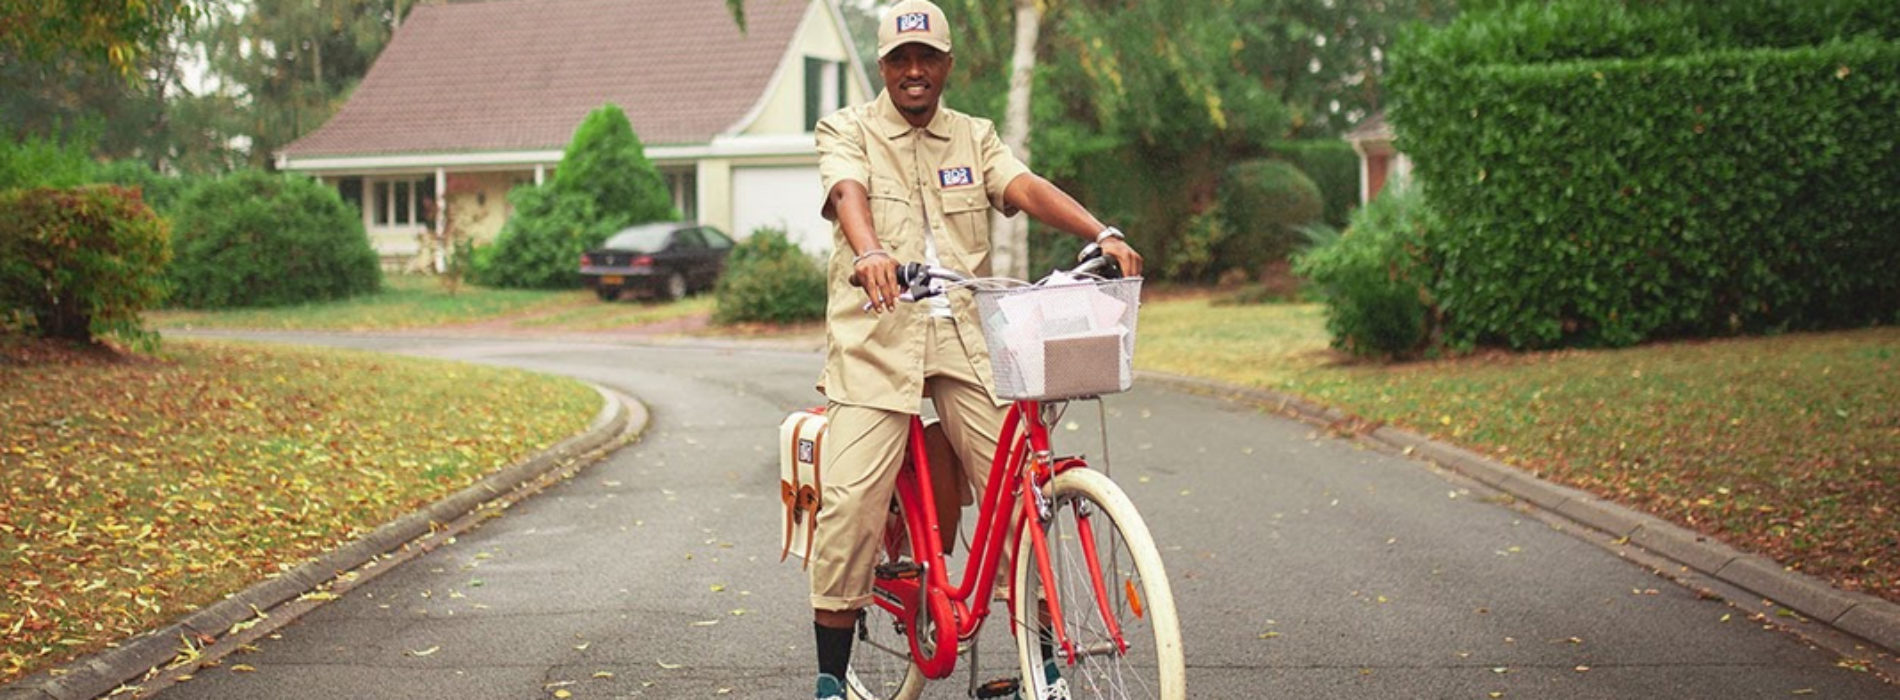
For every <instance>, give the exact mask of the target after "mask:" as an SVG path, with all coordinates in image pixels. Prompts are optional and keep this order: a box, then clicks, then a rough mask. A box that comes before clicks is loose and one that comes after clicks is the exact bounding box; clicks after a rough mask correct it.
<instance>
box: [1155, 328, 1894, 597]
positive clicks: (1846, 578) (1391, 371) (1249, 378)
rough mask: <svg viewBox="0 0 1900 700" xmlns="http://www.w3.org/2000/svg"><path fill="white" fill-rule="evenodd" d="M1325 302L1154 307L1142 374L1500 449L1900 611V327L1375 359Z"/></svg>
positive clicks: (1529, 466)
mask: <svg viewBox="0 0 1900 700" xmlns="http://www.w3.org/2000/svg"><path fill="white" fill-rule="evenodd" d="M1324 318H1325V317H1324V311H1323V309H1322V308H1321V307H1319V306H1316V305H1263V306H1240V307H1236V306H1212V305H1210V304H1209V303H1208V301H1207V300H1206V299H1177V300H1170V301H1158V302H1152V303H1148V304H1144V305H1143V307H1142V315H1141V319H1140V326H1139V334H1140V340H1139V343H1138V347H1137V350H1136V358H1137V359H1136V364H1137V365H1138V366H1139V367H1142V368H1144V369H1152V370H1160V371H1165V372H1172V373H1177V374H1185V375H1192V376H1200V377H1206V378H1210V379H1218V380H1222V381H1226V382H1231V383H1234V384H1239V385H1243V386H1252V387H1262V388H1268V389H1274V390H1277V391H1281V392H1285V393H1290V394H1296V395H1300V396H1303V397H1306V398H1309V399H1313V400H1315V401H1318V402H1320V403H1324V404H1327V405H1331V406H1335V407H1338V408H1340V409H1342V410H1345V411H1347V412H1350V413H1353V414H1355V415H1357V416H1360V417H1362V418H1365V419H1368V420H1372V421H1383V422H1387V423H1391V424H1393V425H1398V426H1401V427H1405V428H1408V429H1411V430H1414V431H1416V432H1420V433H1424V434H1429V435H1433V436H1435V437H1438V438H1440V439H1444V440H1447V441H1449V442H1453V443H1457V444H1460V445H1463V446H1465V447H1469V448H1472V449H1475V450H1477V451H1480V452H1484V453H1488V454H1490V455H1492V456H1494V457H1496V458H1499V459H1501V460H1503V461H1505V462H1507V463H1510V464H1513V465H1516V466H1519V467H1522V468H1524V469H1525V470H1527V471H1531V472H1536V473H1539V474H1542V475H1544V476H1546V477H1547V478H1551V479H1554V480H1556V481H1559V482H1562V483H1565V484H1569V485H1572V486H1576V487H1579V488H1583V489H1586V490H1589V491H1591V492H1593V493H1596V494H1598V495H1600V496H1603V497H1605V498H1610V499H1614V500H1616V501H1619V502H1621V503H1624V504H1626V505H1630V506H1633V507H1635V508H1638V509H1640V510H1644V511H1647V512H1649V513H1652V514H1655V515H1657V516H1660V517H1663V518H1666V519H1668V520H1671V521H1674V522H1676V523H1678V524H1681V525H1684V526H1687V527H1690V528H1693V529H1696V530H1699V531H1702V532H1706V533H1709V534H1712V535H1716V536H1718V537H1719V538H1721V539H1722V540H1724V541H1726V542H1729V543H1730V544H1733V545H1735V546H1737V547H1740V548H1743V549H1747V550H1752V551H1756V552H1759V553H1762V554H1766V555H1768V556H1771V557H1774V558H1775V559H1776V560H1778V561H1780V562H1782V563H1783V564H1786V565H1789V566H1792V567H1794V568H1797V569H1799V570H1802V571H1806V572H1808V573H1810V574H1813V575H1816V576H1819V577H1821V578H1824V579H1827V580H1829V581H1831V582H1833V583H1834V584H1835V585H1837V586H1840V587H1842V588H1846V589H1850V590H1863V591H1866V592H1868V593H1872V594H1874V595H1879V596H1882V597H1885V598H1887V599H1889V600H1900V501H1896V497H1895V494H1900V328H1891V327H1889V328H1874V329H1866V330H1855V331H1843V332H1835V333H1802V334H1788V335H1782V336H1775V337H1765V338H1742V339H1724V340H1714V341H1699V342H1682V343H1659V344H1653V345H1646V346H1641V347H1635V348H1628V349H1621V350H1604V351H1561V352H1546V353H1526V354H1506V353H1489V354H1480V355H1477V356H1474V357H1468V358H1461V359H1456V360H1446V361H1436V362H1418V363H1408V364H1397V365H1377V364H1370V363H1354V362H1348V361H1346V360H1345V359H1344V358H1343V357H1341V356H1339V355H1336V354H1334V353H1332V352H1330V351H1328V350H1327V348H1326V342H1327V339H1326V334H1325V332H1324V328H1323V326H1324Z"/></svg>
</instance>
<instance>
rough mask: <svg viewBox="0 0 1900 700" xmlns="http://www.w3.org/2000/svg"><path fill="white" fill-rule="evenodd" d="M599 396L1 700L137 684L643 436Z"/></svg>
mask: <svg viewBox="0 0 1900 700" xmlns="http://www.w3.org/2000/svg"><path fill="white" fill-rule="evenodd" d="M592 386H593V388H594V391H596V392H597V393H599V394H600V396H601V400H602V406H601V408H600V411H599V412H598V413H596V414H595V415H594V419H593V421H592V422H591V423H589V424H588V426H587V429H586V430H584V431H582V432H581V433H580V434H578V435H575V436H573V437H570V438H568V439H566V440H563V441H561V442H559V443H557V444H555V445H554V446H553V447H550V448H548V449H546V450H543V451H541V452H540V453H539V454H536V455H535V456H533V457H531V458H529V459H527V460H525V461H522V462H520V463H517V464H514V465H510V466H508V467H506V468H503V469H501V470H499V471H496V472H495V473H493V474H489V475H488V476H487V477H484V478H483V479H482V480H480V481H477V482H475V483H474V484H471V485H469V486H468V487H466V488H463V489H462V490H460V491H457V492H455V493H453V494H450V495H449V496H448V497H446V498H443V499H441V500H438V501H436V502H435V503H432V504H430V505H429V506H427V507H425V508H423V509H422V510H418V511H415V512H412V513H409V514H408V515H404V516H401V517H398V518H396V519H395V520H392V521H390V522H388V523H384V524H383V525H382V526H381V527H378V528H376V529H375V530H373V531H371V532H370V533H369V534H366V535H363V536H362V537H358V538H356V539H354V540H351V541H350V542H348V543H347V544H344V545H343V546H341V547H338V548H336V549H334V550H331V551H330V552H328V553H325V554H323V555H322V556H319V557H317V558H316V559H315V560H313V561H310V562H308V563H306V564H304V565H302V566H299V567H297V568H295V569H292V570H290V571H287V572H284V573H283V574H282V575H280V576H277V577H275V578H271V579H267V580H264V581H260V582H258V583H255V584H252V585H251V586H250V587H248V588H245V589H243V590H240V591H238V592H236V593H233V594H231V595H230V596H229V597H227V598H225V599H224V600H220V601H218V602H216V603H213V604H211V605H208V606H206V607H204V608H202V609H200V610H198V611H196V612H193V613H190V614H188V615H186V616H184V617H183V618H181V619H179V620H177V621H175V622H173V623H171V624H169V625H166V626H165V627H162V628H159V629H157V630H154V631H151V632H147V633H144V634H141V635H139V636H136V637H133V638H131V639H127V640H125V641H123V642H120V643H119V645H118V646H117V647H114V648H109V649H106V650H104V651H100V652H97V653H94V654H91V655H88V656H84V657H81V658H79V659H75V660H73V661H72V662H70V663H68V664H66V665H65V666H63V667H60V668H57V669H48V670H44V671H40V672H38V673H34V674H32V675H29V676H26V677H24V678H21V679H19V680H17V681H14V682H12V683H10V684H7V685H6V686H3V687H0V700H46V699H48V698H51V699H54V700H82V699H85V698H96V697H99V696H102V695H106V694H109V693H112V692H113V691H114V690H116V689H118V688H120V687H121V686H123V685H125V684H128V683H132V682H135V681H137V680H138V679H139V678H140V677H141V676H144V675H145V674H147V673H148V672H150V671H152V670H153V669H154V668H156V667H159V666H163V665H165V664H166V663H168V662H170V661H171V660H172V659H173V658H174V657H175V656H177V654H178V651H179V646H180V644H181V638H182V637H187V636H189V637H192V638H198V637H200V636H201V635H209V636H212V637H217V636H220V635H222V634H224V633H225V631H226V630H230V629H231V628H232V626H233V625H236V624H238V623H240V622H244V621H245V620H249V619H251V618H254V617H258V616H259V613H260V611H265V610H269V609H271V608H273V607H276V606H277V605H279V604H282V603H284V602H286V601H289V600H293V599H295V598H297V597H299V596H302V595H303V594H305V593H308V592H310V591H313V590H316V589H317V587H318V586H320V585H322V584H324V583H327V582H329V581H331V580H332V579H334V578H335V577H336V576H337V575H339V574H341V573H343V572H346V571H351V570H354V569H357V568H358V567H361V566H364V565H365V564H369V563H370V562H372V561H375V560H376V559H377V558H378V557H381V556H383V555H385V554H387V553H389V552H393V551H396V550H398V549H401V548H402V547H404V546H405V545H407V544H409V543H410V542H412V541H414V540H416V539H417V538H420V537H423V536H426V535H428V534H430V533H431V532H433V531H434V530H435V529H436V528H438V527H440V526H441V525H442V524H444V523H448V522H450V521H453V520H455V519H457V518H459V517H462V516H464V515H466V514H468V513H471V512H473V511H475V510H476V509H478V508H480V507H482V505H483V504H486V503H488V502H490V501H492V500H494V499H496V498H497V497H500V496H503V495H506V494H508V493H509V492H511V491H513V490H515V489H516V488H518V487H521V486H522V485H524V484H527V483H528V482H530V481H532V480H534V479H536V478H538V477H540V476H542V475H544V474H547V473H549V472H551V471H554V470H555V469H558V468H560V467H561V466H563V465H565V464H567V463H568V462H569V461H570V460H572V459H573V458H575V457H578V456H581V455H585V454H587V453H589V452H592V451H594V450H597V449H601V448H603V447H611V446H612V445H611V444H610V443H613V442H614V441H615V440H617V439H620V438H622V437H623V436H637V435H638V434H639V433H640V432H642V431H643V430H644V429H645V427H646V421H647V413H646V411H645V409H644V408H643V407H641V406H640V405H639V404H638V403H637V402H635V401H634V400H633V399H632V398H631V397H626V396H624V395H622V394H619V393H616V392H614V391H612V390H609V389H607V388H605V387H602V386H600V385H597V384H596V385H592Z"/></svg>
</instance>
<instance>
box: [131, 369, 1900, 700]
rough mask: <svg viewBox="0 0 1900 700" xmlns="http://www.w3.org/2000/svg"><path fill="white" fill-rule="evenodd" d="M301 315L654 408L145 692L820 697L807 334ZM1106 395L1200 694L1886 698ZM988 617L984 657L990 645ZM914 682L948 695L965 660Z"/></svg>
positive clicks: (1461, 510)
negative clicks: (800, 463)
mask: <svg viewBox="0 0 1900 700" xmlns="http://www.w3.org/2000/svg"><path fill="white" fill-rule="evenodd" d="M300 340H304V341H307V342H321V343H326V344H334V345H351V346H357V347H364V348H373V349H379V350H385V351H396V352H404V353H410V354H421V355H430V356H437V357H447V358H455V359H462V360H471V361H478V362H487V363H496V364H505V365H511V366H517V367H525V368H530V369H536V370H543V371H548V372H558V373H562V374H568V375H573V376H576V377H581V378H584V379H587V380H591V381H594V382H598V383H601V384H604V385H607V386H610V387H613V388H616V389H619V390H621V391H624V392H627V393H629V394H632V395H635V396H638V397H639V398H641V399H642V400H643V401H645V402H646V403H647V404H648V406H649V407H650V409H651V411H652V415H653V419H652V420H653V422H652V424H651V426H650V427H649V429H648V432H647V435H646V437H645V438H644V439H643V440H642V441H641V442H639V443H638V444H636V445H633V446H630V447H627V448H625V449H622V450H620V451H619V452H617V453H615V454H614V455H612V456H611V457H609V458H608V459H606V460H604V461H603V462H601V463H598V464H595V465H593V466H592V467H589V468H588V469H587V470H585V471H583V472H581V473H580V475H578V476H577V477H575V478H574V479H572V480H570V481H568V482H565V483H563V484H560V485H557V486H555V487H553V488H550V489H549V490H548V491H546V492H544V493H542V494H541V495H539V496H537V497H534V498H532V499H529V500H528V501H525V502H523V503H520V504H517V505H516V506H515V507H514V508H512V509H510V510H509V511H508V512H507V515H505V516H504V517H501V518H498V519H495V520H493V521H490V522H489V523H487V524H485V525H483V526H482V527H480V528H478V529H476V530H474V531H471V532H469V533H467V534H465V535H463V536H461V537H460V538H459V540H458V541H457V542H456V543H455V544H453V545H451V546H447V547H443V548H441V549H439V550H437V551H435V552H433V553H431V554H428V555H426V556H423V557H420V558H417V559H415V560H413V561H411V562H409V563H407V564H404V565H402V566H401V567H400V568H399V569H397V570H396V571H393V572H390V573H388V574H385V575H384V576H382V577H381V578H378V579H376V580H375V581H373V582H371V583H369V584H367V585H365V586H363V587H361V588H359V589H357V590H356V591H353V592H352V593H351V594H350V595H349V596H347V597H346V598H344V599H341V600H337V601H335V602H332V603H330V604H328V605H325V606H323V607H321V608H319V609H318V610H316V611H315V612H313V613H311V614H309V615H308V616H306V617H304V618H303V619H301V620H299V621H297V622H296V623H294V624H291V625H290V626H288V627H285V628H284V629H283V630H281V635H280V638H278V639H271V640H265V641H263V642H261V643H260V644H259V645H258V650H257V651H256V652H253V653H248V654H242V655H235V656H232V657H230V658H227V659H226V660H225V662H224V668H220V669H207V670H204V671H201V672H200V673H198V674H197V676H196V678H195V679H194V680H192V681H190V682H188V683H184V684H180V685H178V686H174V687H173V688H171V689H170V690H167V691H165V692H164V693H163V694H162V695H161V697H163V698H166V699H167V700H179V699H185V698H263V697H281V698H319V697H321V698H330V697H354V698H423V697H429V698H546V697H552V696H553V695H554V693H555V691H557V690H566V691H568V692H569V693H571V694H572V696H573V697H576V698H596V697H641V698H646V697H652V698H699V697H745V698H753V697H770V698H801V697H809V695H808V693H809V692H810V690H809V688H810V685H809V684H810V676H811V673H812V661H811V651H810V644H811V642H810V637H811V633H810V626H809V622H807V620H808V619H809V616H808V613H807V612H806V609H805V585H804V579H803V576H802V575H801V574H800V573H799V572H798V570H797V569H796V568H795V567H793V566H790V565H787V564H780V563H778V562H777V561H776V560H777V545H778V541H777V533H778V530H777V527H778V521H777V520H776V517H777V508H778V505H777V502H776V498H777V488H776V485H775V484H774V481H776V478H777V476H776V470H777V462H776V452H775V447H774V441H775V439H776V426H777V424H778V421H779V420H780V418H781V417H782V416H783V415H784V413H785V412H786V411H787V410H789V409H792V408H794V407H799V406H804V405H810V404H812V403H813V402H814V399H815V395H814V394H813V393H812V391H811V388H810V384H811V380H812V378H813V377H814V376H815V373H816V370H817V367H818V364H819V358H818V357H817V356H816V355H814V354H810V353H797V352H774V351H760V350H745V349H737V348H733V347H634V346H615V345H605V344H580V343H568V342H530V341H519V340H514V341H499V340H497V341H480V340H466V339H462V340H422V339H399V338H360V337H347V336H328V337H324V336H318V337H309V338H301V339H300ZM1096 410H1097V409H1096V408H1095V406H1094V405H1092V404H1079V405H1077V406H1075V407H1074V408H1073V409H1072V411H1071V415H1070V416H1069V417H1067V418H1066V419H1065V420H1064V427H1063V428H1062V429H1059V430H1058V435H1059V438H1058V439H1060V440H1066V441H1067V442H1066V444H1068V445H1072V446H1076V447H1077V448H1078V449H1079V450H1080V451H1085V452H1088V453H1090V454H1100V452H1101V450H1100V448H1099V446H1097V445H1096V438H1095V435H1096V432H1095V431H1096V426H1097V423H1098V421H1097V420H1096V415H1097V412H1096ZM1106 410H1107V414H1108V418H1107V420H1108V424H1109V427H1110V430H1112V431H1113V432H1114V436H1113V437H1112V438H1111V440H1110V445H1109V447H1110V454H1111V456H1112V457H1113V458H1114V462H1113V465H1112V468H1113V473H1114V474H1115V476H1116V478H1117V479H1118V480H1119V481H1121V482H1122V483H1123V484H1124V485H1125V486H1126V488H1127V490H1128V491H1129V492H1130V494H1131V495H1132V496H1133V498H1134V499H1135V502H1136V503H1137V504H1138V505H1139V506H1140V508H1141V509H1142V511H1143V513H1144V515H1145V516H1146V517H1147V519H1148V521H1149V523H1150V524H1151V526H1152V527H1153V528H1154V530H1155V534H1156V538H1157V540H1158V541H1159V543H1160V544H1161V546H1162V548H1163V550H1164V555H1165V558H1166V560H1167V565H1168V567H1169V571H1170V573H1171V574H1172V577H1173V579H1174V581H1175V590H1176V594H1177V597H1178V600H1179V604H1180V608H1181V612H1182V623H1183V626H1184V633H1185V637H1186V645H1187V655H1188V673H1189V685H1190V688H1191V693H1192V695H1193V696H1194V697H1205V698H1256V697H1263V698H1264V697H1287V698H1303V699H1316V698H1487V697H1503V698H1665V697H1667V698H1725V699H1727V698H1785V697H1791V696H1795V697H1810V696H1811V697H1822V698H1885V697H1896V696H1900V692H1896V690H1895V688H1893V687H1892V686H1887V685H1884V684H1882V683H1881V682H1880V681H1879V680H1878V679H1877V678H1876V677H1874V676H1872V675H1870V674H1865V673H1856V672H1853V671H1850V670H1845V669H1842V668H1839V667H1837V666H1836V661H1837V659H1836V657H1835V656H1833V655H1832V654H1830V653H1827V652H1824V651H1821V650H1818V649H1815V648H1812V647H1810V646H1809V645H1807V644H1805V643H1803V642H1802V641H1801V640H1799V639H1798V638H1796V637H1795V636H1793V635H1790V634H1788V633H1786V632H1781V631H1775V630H1769V629H1764V628H1763V627H1762V626H1761V625H1759V624H1756V623H1751V622H1749V621H1747V620H1746V619H1745V618H1746V615H1745V614H1743V613H1742V612H1740V611H1738V610H1736V609H1734V608H1731V607H1729V606H1727V605H1725V604H1723V603H1721V602H1719V601H1712V600H1704V599H1700V598H1698V597H1697V596H1696V595H1695V594H1694V593H1692V592H1691V591H1689V590H1687V589H1684V588H1681V587H1679V586H1676V585H1673V584H1671V583H1670V582H1668V581H1666V580H1664V579H1662V578H1659V577H1658V576H1656V575H1654V574H1652V573H1651V572H1649V571H1647V570H1645V569H1643V568H1641V567H1638V566H1636V565H1633V564H1631V563H1629V562H1627V561H1624V560H1622V559H1620V558H1619V557H1617V556H1616V555H1615V554H1613V553H1611V552H1609V551H1607V550H1606V549H1604V548H1602V547H1599V546H1597V545H1594V544H1591V543H1589V542H1587V541H1584V540H1582V539H1580V538H1578V537H1577V536H1575V535H1573V534H1571V533H1568V532H1564V531H1561V529H1560V528H1559V527H1556V526H1553V525H1552V524H1550V523H1547V522H1545V521H1544V520H1540V519H1538V518H1536V517H1533V516H1532V515H1530V514H1527V513H1525V512H1521V511H1519V510H1517V509H1515V508H1514V507H1513V506H1511V505H1509V504H1507V503H1505V502H1503V500H1502V499H1498V498H1494V497H1489V496H1488V494H1487V492H1485V491H1483V490H1482V489H1481V488H1480V487H1477V486H1474V485H1472V484H1469V483H1466V482H1462V481H1460V480H1458V479H1456V478H1454V477H1449V476H1446V475H1443V474H1439V473H1435V472H1434V471H1432V470H1431V469H1429V468H1427V467H1426V466H1424V465H1423V464H1421V463H1419V462H1415V461H1412V460H1409V459H1406V458H1403V457H1398V456H1393V455H1389V454H1385V453H1381V452H1377V451H1372V450H1367V449H1364V448H1361V447H1359V446H1356V445H1355V444H1353V443H1350V442H1346V441H1341V440H1336V439H1331V438H1326V437H1324V436H1321V435H1318V434H1316V433H1315V431H1314V430H1313V429H1312V428H1311V427H1310V426H1307V425H1303V424H1299V423H1296V422H1292V421H1289V420H1286V419H1282V418H1278V417H1274V416H1270V415H1263V414H1262V413H1260V412H1258V411H1257V410H1254V409H1252V408H1248V407H1244V406H1239V405H1235V404H1230V403H1226V402H1222V401H1219V400H1216V399H1210V398H1204V397H1198V396H1191V395H1185V394H1180V393H1175V392H1171V391H1167V390H1164V389H1160V388H1155V387H1144V388H1140V389H1137V390H1136V391H1134V392H1131V393H1129V394H1126V395H1122V396H1118V397H1113V398H1111V399H1109V401H1108V403H1107V408H1106ZM1070 424H1073V425H1074V427H1075V428H1076V429H1074V430H1070V429H1069V428H1068V426H1069V425H1070ZM991 632H992V633H993V634H992V635H991V636H990V637H989V638H988V639H989V644H988V646H989V652H990V653H988V654H986V655H985V656H986V657H987V658H986V659H985V662H986V663H991V664H992V665H991V666H990V668H1002V667H1003V666H1005V665H1006V663H1005V662H1004V661H1003V659H1002V658H1001V656H1000V652H1002V651H1004V649H1002V648H1001V647H1002V646H1003V644H1004V643H1005V642H1004V641H1003V640H1006V637H1004V636H1002V633H1001V632H1000V631H998V630H991ZM239 663H241V664H245V665H248V666H250V667H252V668H255V669H256V670H255V671H254V672H247V673H238V672H234V671H231V670H229V668H230V667H231V666H233V665H234V664H239ZM606 674H611V677H607V676H606ZM597 675H598V676H599V677H597ZM998 675H1000V672H999V674H998ZM926 695H927V697H933V698H955V697H963V695H962V693H961V688H960V686H959V685H958V684H957V683H955V682H945V683H943V684H940V685H937V686H933V687H932V688H931V689H930V691H929V692H928V693H927V694H926Z"/></svg>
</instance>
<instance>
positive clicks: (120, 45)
mask: <svg viewBox="0 0 1900 700" xmlns="http://www.w3.org/2000/svg"><path fill="white" fill-rule="evenodd" d="M201 1H202V0H148V1H146V2H137V3H134V2H105V1H101V0H0V85H6V86H7V87H6V89H5V90H0V119H3V121H0V138H11V139H14V140H19V139H23V138H27V137H33V138H40V139H49V140H52V141H57V142H63V143H73V144H77V145H79V146H80V147H81V148H82V149H84V150H86V151H89V152H90V153H89V154H90V155H91V156H93V157H97V158H110V159H122V158H137V159H140V160H144V161H146V162H148V163H151V164H153V165H157V164H159V163H160V162H162V161H163V160H164V159H165V158H166V156H167V154H169V153H171V152H172V151H174V150H175V148H174V147H173V146H172V144H171V143H170V138H169V134H168V128H167V109H166V101H167V99H168V98H170V97H171V96H172V95H173V94H175V88H176V85H177V84H178V75H179V61H178V58H179V56H178V54H179V51H178V45H177V44H176V42H173V41H171V40H170V37H171V34H172V33H173V32H175V31H178V30H180V29H186V28H188V27H189V26H190V25H191V24H192V20H193V18H194V17H195V16H197V14H198V13H199V7H200V5H201Z"/></svg>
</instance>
